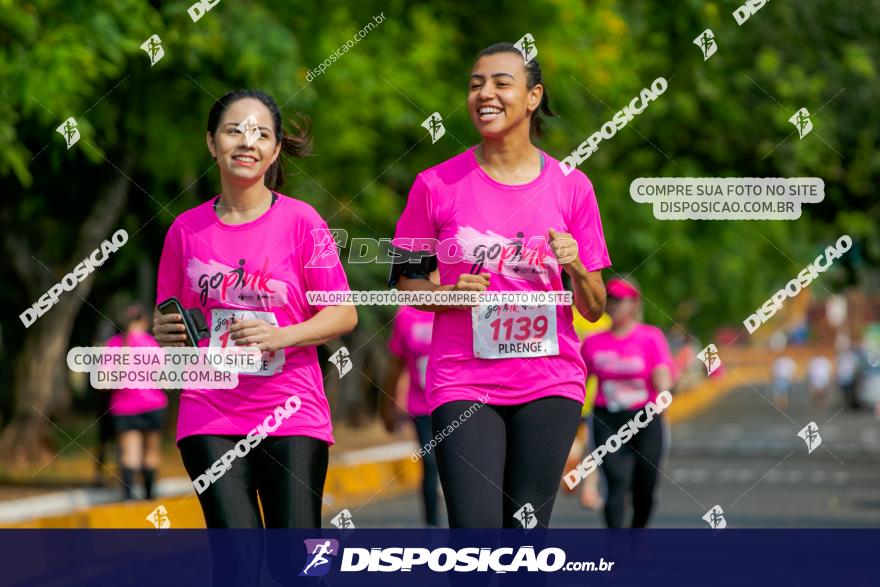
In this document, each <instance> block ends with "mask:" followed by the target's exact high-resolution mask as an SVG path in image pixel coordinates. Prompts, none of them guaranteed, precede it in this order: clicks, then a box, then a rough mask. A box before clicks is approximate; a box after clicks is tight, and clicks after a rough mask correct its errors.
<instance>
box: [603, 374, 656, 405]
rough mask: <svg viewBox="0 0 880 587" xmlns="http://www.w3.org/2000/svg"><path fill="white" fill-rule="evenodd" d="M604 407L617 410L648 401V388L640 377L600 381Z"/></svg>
mask: <svg viewBox="0 0 880 587" xmlns="http://www.w3.org/2000/svg"><path fill="white" fill-rule="evenodd" d="M602 395H603V396H604V397H605V403H606V406H607V407H606V409H607V410H608V411H609V412H619V411H620V410H626V409H629V408H631V407H632V406H636V405H639V404H642V403H644V402H646V401H648V388H647V386H646V385H645V382H644V380H642V379H616V380H615V379H611V380H605V381H603V382H602Z"/></svg>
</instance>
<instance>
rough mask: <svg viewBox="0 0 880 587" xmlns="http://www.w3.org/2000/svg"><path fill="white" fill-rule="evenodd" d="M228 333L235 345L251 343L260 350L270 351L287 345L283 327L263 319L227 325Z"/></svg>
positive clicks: (272, 351)
mask: <svg viewBox="0 0 880 587" xmlns="http://www.w3.org/2000/svg"><path fill="white" fill-rule="evenodd" d="M229 334H230V337H231V338H232V340H234V341H235V344H236V346H249V345H253V346H256V347H257V348H259V349H260V350H261V351H267V352H270V353H274V352H275V351H277V350H281V349H283V348H285V347H287V337H286V336H285V331H284V329H283V328H279V327H277V326H273V325H271V324H269V323H268V322H266V321H265V320H242V321H241V322H236V323H235V324H233V325H232V326H230V327H229Z"/></svg>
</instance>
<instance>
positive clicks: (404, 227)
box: [391, 173, 438, 255]
mask: <svg viewBox="0 0 880 587" xmlns="http://www.w3.org/2000/svg"><path fill="white" fill-rule="evenodd" d="M437 233H438V227H437V224H436V222H435V220H434V210H433V209H432V202H431V193H430V189H429V187H428V184H427V182H426V181H425V178H424V177H423V176H422V174H421V173H420V174H419V175H417V176H416V179H415V181H414V182H413V185H412V188H410V190H409V196H407V199H406V207H405V208H404V209H403V213H402V214H401V215H400V218H399V219H398V221H397V228H396V229H395V231H394V240H393V241H391V244H392V245H393V246H394V247H397V248H402V249H406V250H408V251H413V252H420V251H424V252H427V253H428V254H429V255H435V254H436V253H437V240H436V237H437Z"/></svg>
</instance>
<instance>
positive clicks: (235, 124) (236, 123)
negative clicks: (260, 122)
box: [223, 122, 272, 130]
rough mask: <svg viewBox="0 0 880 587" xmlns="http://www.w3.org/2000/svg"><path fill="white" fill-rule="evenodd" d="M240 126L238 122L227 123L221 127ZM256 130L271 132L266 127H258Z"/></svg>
mask: <svg viewBox="0 0 880 587" xmlns="http://www.w3.org/2000/svg"><path fill="white" fill-rule="evenodd" d="M240 124H241V123H240V122H227V123H226V124H224V125H223V126H230V125H232V126H235V127H237V126H239V125H240ZM257 128H258V129H260V130H272V129H270V128H269V127H268V126H258V127H257Z"/></svg>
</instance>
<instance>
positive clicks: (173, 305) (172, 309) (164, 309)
mask: <svg viewBox="0 0 880 587" xmlns="http://www.w3.org/2000/svg"><path fill="white" fill-rule="evenodd" d="M158 307H159V313H160V314H179V315H180V316H181V317H182V318H183V326H184V328H185V330H186V341H184V342H185V344H186V345H187V346H192V347H197V346H199V340H200V339H201V338H203V336H201V335H202V334H203V332H202V330H207V329H206V328H204V322H205V321H204V318H202V320H201V324H200V325H197V324H195V323H194V321H193V317H192V315H190V313H189V312H187V311H186V310H185V309H184V308H183V305H182V304H181V303H180V301H179V300H178V299H177V298H174V297H171V298H168V299H167V300H164V301H162V302H160V303H159V306H158ZM199 315H200V316H201V312H199ZM199 326H201V327H202V328H199Z"/></svg>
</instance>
